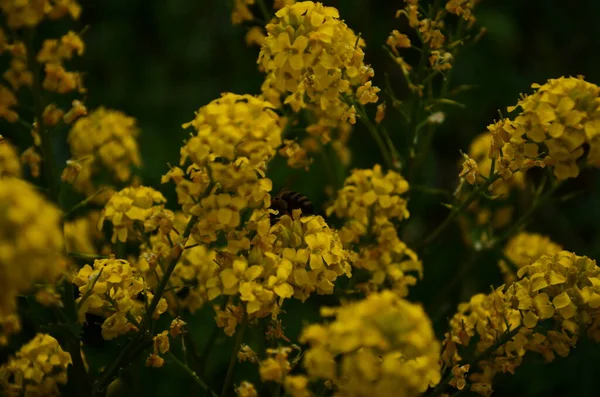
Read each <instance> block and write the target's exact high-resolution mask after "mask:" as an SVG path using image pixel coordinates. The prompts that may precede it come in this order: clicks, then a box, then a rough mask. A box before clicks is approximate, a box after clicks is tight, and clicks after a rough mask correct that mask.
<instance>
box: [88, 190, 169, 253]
mask: <svg viewBox="0 0 600 397" xmlns="http://www.w3.org/2000/svg"><path fill="white" fill-rule="evenodd" d="M166 201H167V200H166V199H165V197H164V196H163V195H162V193H160V192H159V191H157V190H154V189H153V188H151V187H146V186H139V187H126V188H125V189H123V190H121V191H119V192H117V193H115V194H113V195H112V196H111V198H110V199H109V200H108V203H106V206H105V207H104V209H103V210H102V213H101V215H100V220H99V221H98V227H99V228H102V225H103V224H104V221H105V220H108V221H109V222H110V223H111V224H112V228H113V234H112V242H113V243H114V242H116V241H117V239H118V240H119V241H121V242H125V241H127V236H128V234H130V233H133V234H134V235H135V234H136V232H137V233H138V234H139V233H140V231H148V230H149V229H150V230H153V229H155V228H156V226H157V224H155V222H156V220H157V218H159V217H163V216H168V212H167V211H168V210H165V209H164V204H165V202H166ZM165 212H167V214H165ZM136 223H137V224H138V225H139V228H138V229H137V230H136V229H135V226H136Z"/></svg>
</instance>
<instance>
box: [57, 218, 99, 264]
mask: <svg viewBox="0 0 600 397" xmlns="http://www.w3.org/2000/svg"><path fill="white" fill-rule="evenodd" d="M99 219H100V211H90V212H89V213H87V214H86V215H85V216H82V217H79V218H76V219H74V220H72V221H69V222H65V224H64V232H65V248H66V249H67V252H79V253H82V254H96V253H98V250H97V249H96V245H97V244H98V243H100V242H103V240H104V236H103V234H102V232H101V231H99V230H98V220H99ZM103 243H104V242H103Z"/></svg>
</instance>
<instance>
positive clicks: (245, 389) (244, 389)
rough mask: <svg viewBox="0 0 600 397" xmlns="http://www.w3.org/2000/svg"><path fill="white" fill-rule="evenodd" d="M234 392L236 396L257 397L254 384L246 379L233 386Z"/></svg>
mask: <svg viewBox="0 0 600 397" xmlns="http://www.w3.org/2000/svg"><path fill="white" fill-rule="evenodd" d="M235 394H236V395H237V396H238V397H258V392H257V391H256V388H255V387H254V385H253V384H252V383H250V382H246V381H242V383H240V385H239V386H238V387H236V388H235Z"/></svg>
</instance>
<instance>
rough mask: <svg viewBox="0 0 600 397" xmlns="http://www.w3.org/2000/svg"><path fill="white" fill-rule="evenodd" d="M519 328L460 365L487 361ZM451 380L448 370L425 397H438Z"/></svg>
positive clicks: (450, 371)
mask: <svg viewBox="0 0 600 397" xmlns="http://www.w3.org/2000/svg"><path fill="white" fill-rule="evenodd" d="M521 327H522V326H521V325H519V326H517V327H515V329H513V330H511V331H508V332H505V333H504V334H503V335H502V336H501V337H500V338H499V339H498V340H497V341H496V343H494V344H493V345H491V346H490V347H488V348H487V349H485V350H484V351H483V352H482V353H481V354H478V355H477V356H475V357H473V358H472V359H470V360H468V361H467V362H465V363H461V365H463V366H464V365H469V366H473V365H474V364H475V363H477V362H479V361H482V360H485V359H487V358H488V356H489V355H490V354H492V353H493V352H495V351H496V350H497V349H498V348H499V347H501V346H502V345H504V344H505V343H506V342H508V341H509V340H511V339H512V338H513V337H514V336H515V335H516V334H518V333H519V330H520V329H521ZM452 378H454V375H453V374H452V370H451V369H448V373H447V374H446V375H445V376H444V378H443V379H442V380H441V381H440V383H438V385H437V386H436V387H435V389H433V391H432V392H431V393H428V394H427V397H438V396H440V395H441V394H442V393H443V392H444V389H445V388H446V386H448V382H450V381H451V380H452Z"/></svg>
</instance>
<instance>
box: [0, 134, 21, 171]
mask: <svg viewBox="0 0 600 397" xmlns="http://www.w3.org/2000/svg"><path fill="white" fill-rule="evenodd" d="M4 177H17V178H20V177H21V163H20V162H19V154H18V153H17V149H16V148H15V147H14V146H13V145H11V144H10V143H8V141H6V140H4V138H2V135H0V178H4Z"/></svg>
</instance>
